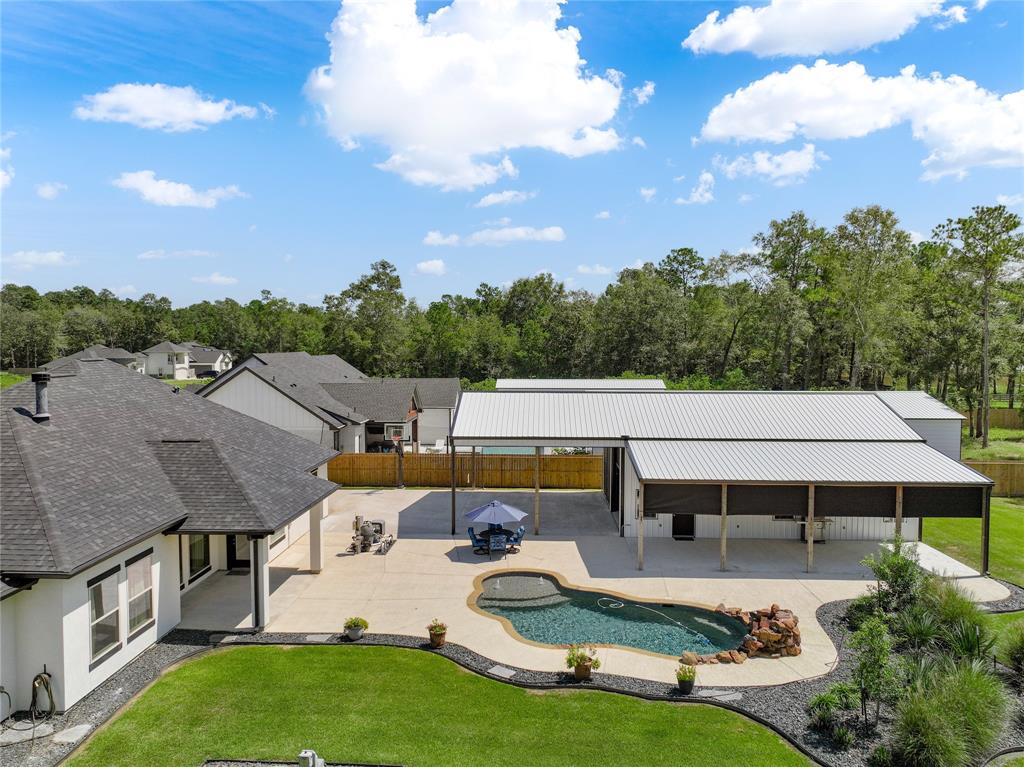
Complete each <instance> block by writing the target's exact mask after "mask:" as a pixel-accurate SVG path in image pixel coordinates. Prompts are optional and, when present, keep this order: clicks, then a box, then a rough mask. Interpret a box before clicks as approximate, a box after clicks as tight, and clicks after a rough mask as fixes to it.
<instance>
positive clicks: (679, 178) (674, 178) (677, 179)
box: [672, 175, 686, 184]
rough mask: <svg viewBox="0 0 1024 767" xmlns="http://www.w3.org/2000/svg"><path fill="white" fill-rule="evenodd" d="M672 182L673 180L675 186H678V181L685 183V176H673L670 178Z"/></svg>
mask: <svg viewBox="0 0 1024 767" xmlns="http://www.w3.org/2000/svg"><path fill="white" fill-rule="evenodd" d="M672 180H673V181H674V182H675V183H677V184H678V183H679V182H680V181H685V180H686V176H682V175H680V176H673V177H672Z"/></svg>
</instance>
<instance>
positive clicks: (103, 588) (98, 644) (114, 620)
mask: <svg viewBox="0 0 1024 767" xmlns="http://www.w3.org/2000/svg"><path fill="white" fill-rule="evenodd" d="M120 571H121V568H119V567H115V568H114V569H112V570H108V571H107V572H105V573H103V574H102V575H98V576H97V577H95V578H93V579H92V580H91V581H89V582H88V584H87V585H88V588H89V605H90V612H89V621H90V632H89V633H90V636H91V643H92V645H91V646H92V660H93V662H94V663H95V662H99V661H100V660H103V659H104V658H105V657H106V656H107V655H110V654H112V653H113V652H115V651H117V650H118V649H119V648H120V647H121V620H120V609H119V602H118V597H117V575H118V573H119V572H120Z"/></svg>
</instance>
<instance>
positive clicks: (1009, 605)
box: [981, 578, 1024, 613]
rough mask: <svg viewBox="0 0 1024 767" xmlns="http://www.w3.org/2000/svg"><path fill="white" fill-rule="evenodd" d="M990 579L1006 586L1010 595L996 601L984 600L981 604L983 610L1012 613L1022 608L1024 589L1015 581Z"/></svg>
mask: <svg viewBox="0 0 1024 767" xmlns="http://www.w3.org/2000/svg"><path fill="white" fill-rule="evenodd" d="M992 580H994V581H999V582H1000V583H1001V584H1003V585H1004V586H1006V588H1008V589H1009V590H1010V596H1008V597H1007V598H1006V599H1000V600H999V601H998V602H984V603H983V604H982V605H981V608H982V609H983V610H986V611H987V612H990V613H1012V612H1016V611H1018V610H1024V589H1022V588H1021V587H1020V586H1018V585H1017V584H1016V583H1010V581H1004V580H1002V579H1001V578H993V579H992Z"/></svg>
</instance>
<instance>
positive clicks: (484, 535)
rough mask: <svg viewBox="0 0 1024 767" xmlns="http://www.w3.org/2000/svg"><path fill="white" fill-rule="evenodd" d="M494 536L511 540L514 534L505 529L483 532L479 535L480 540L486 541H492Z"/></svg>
mask: <svg viewBox="0 0 1024 767" xmlns="http://www.w3.org/2000/svg"><path fill="white" fill-rule="evenodd" d="M492 535H504V536H505V537H506V538H511V537H512V535H514V533H513V532H512V531H511V530H506V529H505V528H504V527H502V528H499V529H497V530H493V529H492V530H481V531H480V532H479V533H477V537H478V538H483V539H485V540H490V538H491V536H492Z"/></svg>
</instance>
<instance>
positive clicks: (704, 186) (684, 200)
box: [675, 170, 715, 205]
mask: <svg viewBox="0 0 1024 767" xmlns="http://www.w3.org/2000/svg"><path fill="white" fill-rule="evenodd" d="M714 199H715V177H714V176H713V175H711V174H710V173H709V172H708V171H706V170H702V171H701V172H700V176H698V177H697V185H696V186H695V187H694V188H693V189H691V190H690V194H689V196H688V197H677V198H676V199H675V203H676V205H706V204H707V203H709V202H711V201H713V200H714Z"/></svg>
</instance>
